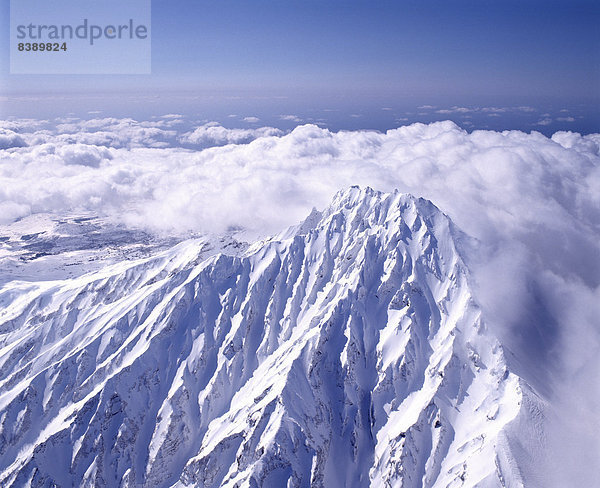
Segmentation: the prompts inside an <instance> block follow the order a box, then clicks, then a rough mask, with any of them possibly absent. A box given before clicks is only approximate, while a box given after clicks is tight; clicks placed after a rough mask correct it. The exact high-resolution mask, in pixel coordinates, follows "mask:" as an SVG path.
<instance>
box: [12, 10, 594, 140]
mask: <svg viewBox="0 0 600 488" xmlns="http://www.w3.org/2000/svg"><path fill="white" fill-rule="evenodd" d="M2 6H3V11H2V17H3V20H5V22H4V24H5V25H6V24H7V21H6V19H7V17H8V1H7V0H3V1H2ZM598 25H600V3H599V2H596V1H577V0H568V1H567V0H565V1H560V2H559V1H548V0H546V1H520V2H517V1H497V2H492V1H486V0H479V1H462V0H458V1H454V0H452V1H427V0H425V1H404V0H396V1H387V0H377V1H357V0H320V1H314V0H303V1H296V0H286V1H283V0H251V1H248V0H244V1H242V0H218V1H217V0H212V1H204V0H200V1H199V0H193V1H192V0H170V1H165V0H154V1H153V2H152V74H151V75H138V76H133V75H110V76H109V75H104V76H99V75H95V76H94V75H70V76H67V75H63V76H60V75H52V76H44V75H28V76H26V75H12V76H11V75H8V60H7V53H8V33H7V32H6V30H7V29H3V32H4V35H3V36H2V46H1V48H2V53H3V55H2V62H1V64H0V68H1V73H2V74H1V76H0V83H1V85H0V86H1V87H2V88H1V94H2V95H3V96H4V97H5V101H4V104H3V105H2V106H0V110H2V112H3V114H4V115H6V116H10V115H18V114H17V112H19V111H22V112H27V111H28V110H29V112H31V111H33V110H40V111H48V112H53V111H55V112H59V111H60V110H61V108H60V105H62V110H70V111H75V112H77V111H78V110H84V109H102V110H103V111H105V112H107V113H109V112H113V111H114V112H118V111H119V110H129V111H130V112H131V114H134V115H135V114H136V113H137V112H139V113H140V115H144V114H143V113H142V112H144V111H148V110H156V111H158V112H161V111H162V112H171V111H177V110H178V111H180V112H181V111H182V109H185V108H186V107H187V108H189V107H194V109H195V110H197V111H198V112H205V113H206V114H207V116H211V115H212V114H213V113H214V114H215V115H217V113H221V112H222V113H221V117H224V116H225V112H230V113H233V114H237V112H244V114H245V115H248V114H250V115H255V114H258V112H260V111H261V110H262V111H263V112H265V113H261V114H258V115H261V116H262V117H261V118H263V119H264V118H268V112H272V113H271V116H272V117H276V116H277V115H278V114H281V113H286V114H287V113H288V112H293V113H300V112H303V111H304V112H306V111H310V110H314V111H319V110H330V111H333V112H335V111H338V112H341V113H342V114H340V119H344V118H345V120H346V123H345V124H346V125H347V126H348V128H355V126H358V127H360V126H361V123H362V124H363V125H365V126H369V125H370V126H374V127H371V128H383V126H387V125H390V124H391V125H394V124H396V125H397V123H398V120H396V119H403V118H407V117H405V116H406V115H407V112H410V111H411V110H412V111H413V112H414V113H413V114H408V118H409V119H410V120H411V121H412V120H413V119H414V117H418V115H417V114H418V109H417V107H419V106H423V105H431V106H434V107H436V109H438V110H449V109H451V108H452V107H470V108H478V107H479V108H481V107H518V106H530V107H534V108H536V110H538V112H539V114H537V115H536V116H535V117H532V120H528V121H527V122H526V123H527V124H531V125H535V124H536V123H538V122H542V121H543V120H544V117H543V113H549V115H550V118H551V119H552V120H553V122H556V119H557V118H561V117H559V116H558V115H557V114H560V113H562V114H566V113H567V112H564V111H568V112H569V116H565V117H562V118H564V119H567V118H569V117H571V116H573V118H576V120H575V121H574V122H569V123H567V122H566V121H565V122H564V123H565V124H567V125H569V124H571V125H573V124H575V125H577V124H578V129H579V130H582V131H588V132H589V131H598V130H600V127H599V126H600V122H599V120H598V117H597V116H596V115H595V113H597V112H598V104H599V100H600V29H598ZM46 93H52V94H53V95H54V96H55V97H57V96H58V95H63V96H66V97H67V99H66V101H65V98H63V101H62V102H61V103H57V102H53V101H52V99H51V98H47V100H46V101H44V102H43V103H41V104H40V103H38V102H36V103H35V104H29V105H31V106H29V105H28V103H27V101H26V100H21V101H19V102H16V101H15V97H19V96H21V97H22V96H23V95H31V94H41V95H45V94H46ZM6 97H8V100H7V99H6ZM11 97H12V100H11ZM143 97H146V98H145V99H143ZM30 98H31V97H30ZM149 99H150V100H151V101H150V102H148V100H149ZM144 100H145V101H144ZM190 100H192V101H190ZM384 108H392V109H393V111H394V114H395V115H394V120H393V121H391V120H390V121H387V122H385V123H383V122H382V121H381V120H379V121H375V120H372V119H373V117H374V116H372V115H371V116H369V115H368V114H369V113H370V112H374V113H377V114H379V112H380V111H381V109H384ZM169 109H172V110H169ZM561 110H562V111H563V112H561ZM378 111H379V112H378ZM434 112H435V111H434ZM499 113H502V112H499ZM29 115H31V113H29ZM119 115H121V114H119ZM305 115H306V114H305ZM321 115H322V114H321ZM353 115H354V116H355V117H351V116H353ZM388 115H389V114H388ZM403 115H405V116H403ZM439 115H443V114H439ZM421 117H423V116H421ZM536 117H537V120H533V119H534V118H536ZM578 117H581V119H577V118H578ZM317 118H318V117H317ZM352 118H354V119H361V118H362V120H354V121H352V120H350V119H352ZM376 118H379V119H381V117H380V115H378V116H377V117H376ZM384 118H385V117H384ZM366 119H371V121H370V122H366V121H365V120H366ZM584 119H585V120H584ZM486 120H487V119H486ZM424 121H427V120H424ZM399 122H402V120H400V121H399ZM495 122H499V121H495ZM503 123H504V124H505V125H506V127H504V128H522V127H521V126H520V125H519V124H521V125H522V124H524V123H525V122H522V121H521V122H519V121H515V120H513V121H512V124H513V125H515V127H511V126H510V125H511V121H509V120H505V119H504V118H503ZM378 124H379V125H381V127H379V126H378ZM343 125H344V124H341V126H343ZM480 125H481V124H480ZM546 125H547V126H548V127H546V129H553V128H554V126H552V127H549V125H550V124H546ZM540 127H543V125H542V126H540ZM491 128H497V127H496V126H494V124H492V126H491Z"/></svg>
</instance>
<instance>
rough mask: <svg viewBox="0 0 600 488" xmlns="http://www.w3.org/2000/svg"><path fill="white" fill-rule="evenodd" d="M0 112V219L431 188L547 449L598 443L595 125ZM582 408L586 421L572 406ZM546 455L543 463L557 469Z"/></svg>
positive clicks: (276, 216)
mask: <svg viewBox="0 0 600 488" xmlns="http://www.w3.org/2000/svg"><path fill="white" fill-rule="evenodd" d="M458 109H459V108H457V109H456V110H458ZM290 120H291V119H290ZM256 122H257V121H256ZM0 127H4V129H0V149H1V150H0V222H3V223H9V222H11V221H13V220H14V219H17V218H19V217H23V216H26V215H29V214H31V213H40V212H49V213H58V214H60V213H64V212H77V211H81V212H93V213H95V214H98V215H107V216H110V217H111V218H113V219H114V220H115V221H118V222H123V223H124V224H125V225H129V226H133V227H143V228H146V229H150V230H153V231H155V232H159V233H177V234H184V233H185V232H187V231H190V230H193V231H206V232H217V233H219V232H224V231H227V230H228V229H232V228H244V229H245V231H246V233H247V234H248V235H253V236H256V235H267V234H271V233H274V232H277V231H280V230H282V229H283V228H284V227H286V226H287V225H291V224H294V223H296V222H298V221H299V220H301V219H302V218H304V217H305V216H306V215H307V214H308V213H309V212H310V210H311V208H312V207H313V206H315V207H317V208H322V207H324V206H325V205H326V204H327V203H328V201H329V200H330V198H331V197H332V195H333V194H334V193H335V192H336V191H337V190H339V189H340V188H344V187H348V186H350V185H353V184H359V185H370V186H372V187H373V188H376V189H379V190H384V191H385V190H392V189H394V188H398V189H400V190H401V191H405V192H411V193H413V194H416V195H418V196H423V197H425V198H428V199H431V200H432V201H433V202H434V203H435V204H436V205H438V206H439V207H440V208H441V209H442V210H443V211H444V212H446V213H447V214H448V215H450V217H451V218H452V219H453V220H454V222H455V223H456V224H457V225H458V226H459V227H460V228H461V229H462V230H463V231H464V232H465V233H466V234H468V235H470V236H472V237H474V238H475V239H476V240H475V241H474V242H473V241H471V240H469V239H465V241H464V247H465V252H466V253H467V259H468V261H469V264H470V266H471V267H472V269H473V270H474V280H475V282H474V286H475V288H476V292H477V298H478V299H479V301H480V302H481V303H482V305H483V307H484V310H485V311H486V313H487V318H488V322H489V324H490V326H491V327H494V328H495V329H496V331H497V332H498V334H499V335H500V336H501V337H502V338H503V340H504V342H505V343H506V344H507V345H508V347H509V348H511V349H512V350H514V351H515V352H516V357H517V358H518V361H516V362H515V368H517V369H518V368H521V369H522V371H523V372H524V374H526V375H528V376H529V378H528V379H529V380H530V381H531V382H532V383H533V384H534V385H535V386H536V387H537V388H539V390H540V391H542V392H543V393H544V394H546V395H548V396H549V397H551V398H555V401H554V404H555V410H553V411H552V412H551V414H549V415H550V416H553V415H555V417H552V422H553V423H552V425H554V428H553V429H552V430H551V431H550V434H549V438H548V442H549V444H550V447H551V449H556V453H558V452H559V449H560V446H561V445H562V443H566V444H569V443H570V445H571V446H572V451H571V452H575V453H577V452H578V451H577V450H578V449H581V455H582V456H583V455H584V454H585V453H586V452H600V451H599V449H600V445H599V444H598V440H597V439H595V438H594V437H593V435H591V434H590V433H593V432H598V431H600V425H599V422H598V414H597V411H598V410H597V408H598V403H599V402H600V391H599V389H600V386H599V385H598V378H599V377H600V366H599V361H598V360H597V358H598V357H599V354H600V332H599V328H600V326H599V323H598V317H599V316H600V305H599V304H600V246H599V241H600V156H599V152H600V135H598V134H593V135H587V136H581V135H579V134H576V133H571V132H559V133H556V134H554V136H553V137H552V138H547V137H545V136H544V135H542V134H540V133H537V132H532V133H530V134H526V133H523V132H518V131H505V132H493V131H474V132H472V133H468V132H466V131H464V130H462V129H460V128H459V127H458V126H457V125H455V124H454V123H452V122H438V123H433V124H429V125H424V124H412V125H410V126H405V127H401V128H399V129H395V130H390V131H388V132H386V133H378V132H368V131H358V132H337V133H332V132H329V131H328V130H326V129H321V128H319V127H317V126H314V125H305V126H300V127H297V128H296V129H294V130H293V131H291V132H289V133H286V134H284V133H283V132H282V131H280V130H278V129H274V128H269V127H263V128H256V129H255V128H250V129H248V128H246V129H227V128H225V127H222V126H220V125H218V124H215V123H202V124H199V125H198V126H196V127H192V128H189V127H183V126H182V125H181V124H180V119H179V118H178V116H176V115H173V116H168V117H163V118H159V119H156V120H154V121H151V122H136V121H134V120H131V119H94V120H90V121H80V120H65V121H61V122H60V123H58V124H53V123H46V124H44V123H41V122H39V121H37V122H36V121H12V122H5V123H0ZM582 415H585V418H586V421H587V422H588V424H587V425H585V427H582V426H581V424H580V423H577V422H575V421H573V419H578V418H580V417H581V416H582ZM594 450H595V451H594ZM551 452H553V451H551ZM577 459H578V458H577V455H575V454H574V455H573V456H572V459H571V458H569V456H567V457H566V459H565V462H567V463H571V465H572V466H571V467H572V470H569V471H568V472H567V471H565V472H567V473H569V472H570V473H575V472H577V473H579V474H578V476H579V481H580V482H579V485H580V486H583V485H585V484H586V482H587V481H591V473H590V474H589V476H590V478H586V476H587V474H586V471H585V470H583V471H582V470H581V466H580V465H579V464H578V463H579V461H578V460H577ZM546 468H547V471H548V473H549V479H550V478H552V479H554V480H555V481H556V480H559V481H560V480H561V479H562V478H561V476H563V477H564V476H565V475H564V474H562V471H561V470H558V469H557V470H556V472H552V466H547V467H546ZM561 469H563V468H561ZM550 475H552V476H550ZM562 481H563V485H562V486H566V484H569V483H567V482H566V481H565V480H564V479H562ZM557 482H558V481H557ZM565 483H566V484H565ZM557 486H561V485H557Z"/></svg>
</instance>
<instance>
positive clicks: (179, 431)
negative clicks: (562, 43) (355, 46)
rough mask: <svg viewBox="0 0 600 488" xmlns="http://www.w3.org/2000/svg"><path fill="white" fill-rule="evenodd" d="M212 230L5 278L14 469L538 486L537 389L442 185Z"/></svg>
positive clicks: (187, 479) (70, 474) (98, 477)
mask: <svg viewBox="0 0 600 488" xmlns="http://www.w3.org/2000/svg"><path fill="white" fill-rule="evenodd" d="M200 246H201V244H200V243H199V242H198V241H190V242H184V243H182V244H179V245H177V246H176V247H175V248H173V249H171V250H169V251H166V252H164V253H162V254H160V255H159V256H157V257H153V258H145V259H142V260H138V261H135V262H134V263H133V264H131V263H129V264H128V263H123V264H121V265H116V266H113V267H111V268H110V270H108V271H106V270H105V271H97V272H93V273H91V274H88V275H84V276H82V277H80V278H78V279H77V280H72V281H68V280H66V281H55V282H47V283H33V284H24V283H17V282H13V283H10V284H7V285H5V286H4V287H3V288H2V289H1V290H0V300H2V302H0V303H5V304H7V306H6V308H5V309H4V310H0V372H1V374H0V386H1V388H2V391H3V393H2V394H0V425H1V430H0V460H1V466H0V473H2V474H0V482H2V484H3V485H6V486H36V484H37V485H40V486H47V484H48V483H56V484H58V485H59V486H62V485H66V486H70V485H73V484H77V485H80V486H123V487H125V486H141V485H143V486H206V487H209V486H215V487H216V486H230V487H233V486H239V487H242V486H248V487H250V486H273V487H275V486H286V485H287V486H290V487H291V486H327V487H330V486H331V487H336V486H366V485H369V486H374V487H375V486H524V479H523V474H522V472H521V471H522V469H521V466H520V459H522V458H523V457H524V456H525V454H523V453H521V452H520V451H519V446H518V445H516V444H515V442H516V441H514V439H517V440H520V441H522V444H523V445H524V446H525V447H524V449H525V450H526V449H527V447H528V445H527V442H528V441H529V440H530V439H529V438H524V439H520V438H519V437H518V435H517V434H515V432H514V429H512V427H511V423H512V424H515V423H516V424H519V425H520V424H524V426H530V427H531V428H532V430H533V431H534V433H536V434H535V435H537V431H536V430H535V418H533V417H532V413H531V412H534V413H535V412H536V409H538V410H539V407H538V406H537V402H538V401H537V400H536V399H535V394H534V393H532V392H531V391H530V389H529V387H528V386H527V384H526V383H524V382H523V380H522V379H520V378H519V377H518V376H516V375H515V374H514V373H512V372H511V371H510V370H509V368H508V366H507V363H506V358H505V355H504V352H503V348H502V346H501V345H500V343H499V342H498V341H497V340H496V339H495V338H494V337H493V336H492V335H491V334H490V333H489V331H487V330H486V326H485V323H484V321H483V320H482V317H481V310H480V309H479V307H478V306H477V304H476V303H475V301H474V299H473V297H472V294H471V292H470V287H469V283H468V275H469V273H468V270H467V269H466V267H465V265H464V263H463V260H462V258H461V256H460V254H459V252H458V251H457V249H456V245H455V236H454V231H453V228H452V223H451V221H450V219H449V218H448V217H447V216H445V215H444V214H443V213H442V212H441V211H440V210H439V209H437V207H435V205H433V204H432V203H431V202H429V201H427V200H424V199H417V198H415V197H412V196H410V195H403V194H401V193H399V192H394V193H391V194H384V193H380V192H376V191H374V190H372V189H370V188H365V189H360V188H358V187H352V188H350V189H348V190H345V191H342V192H339V193H338V194H337V195H336V196H335V197H334V199H333V201H332V204H331V205H330V206H329V207H328V208H326V209H325V210H324V211H322V212H318V211H313V213H311V215H310V216H309V217H308V218H307V219H306V220H305V221H304V222H303V223H301V224H299V225H298V226H295V227H292V228H290V229H288V230H287V231H284V232H282V233H281V234H279V235H278V236H275V237H274V238H271V239H267V240H265V241H262V242H259V243H255V244H254V245H252V246H250V247H249V248H248V249H246V250H243V249H242V250H240V251H239V252H234V253H232V254H230V255H228V254H224V253H220V254H216V255H213V256H211V257H208V258H203V259H201V260H199V259H198V256H199V247H200ZM111 273H112V274H111ZM528 402H529V403H531V405H532V406H531V407H530V406H529V404H528ZM523 403H526V404H527V405H525V406H524V405H523ZM540 415H542V414H541V413H540ZM36 434H37V435H36ZM535 435H531V436H529V437H535ZM511 439H513V440H511ZM517 444H518V443H517ZM59 452H60V453H65V452H66V453H69V454H70V456H69V455H65V454H63V455H61V456H58V458H59V459H58V460H54V461H53V462H52V461H51V460H52V459H53V458H54V457H56V456H57V453H59Z"/></svg>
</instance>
